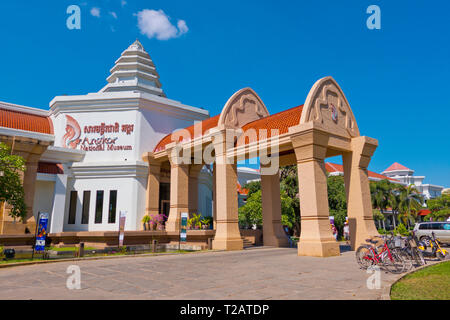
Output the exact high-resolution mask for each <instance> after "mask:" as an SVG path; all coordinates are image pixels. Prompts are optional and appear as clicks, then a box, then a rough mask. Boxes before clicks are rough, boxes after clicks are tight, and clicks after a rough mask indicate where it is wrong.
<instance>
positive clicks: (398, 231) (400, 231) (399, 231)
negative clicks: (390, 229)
mask: <svg viewBox="0 0 450 320" xmlns="http://www.w3.org/2000/svg"><path fill="white" fill-rule="evenodd" d="M394 234H400V235H402V236H409V234H410V232H409V231H408V229H407V228H406V227H405V225H404V224H403V223H400V224H399V225H398V226H397V228H395V229H394Z"/></svg>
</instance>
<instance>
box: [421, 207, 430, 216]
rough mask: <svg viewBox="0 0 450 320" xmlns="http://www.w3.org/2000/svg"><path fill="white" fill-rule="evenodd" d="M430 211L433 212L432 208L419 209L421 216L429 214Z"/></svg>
mask: <svg viewBox="0 0 450 320" xmlns="http://www.w3.org/2000/svg"><path fill="white" fill-rule="evenodd" d="M430 213H431V211H430V210H428V209H422V210H419V213H418V215H419V216H427V215H429V214H430Z"/></svg>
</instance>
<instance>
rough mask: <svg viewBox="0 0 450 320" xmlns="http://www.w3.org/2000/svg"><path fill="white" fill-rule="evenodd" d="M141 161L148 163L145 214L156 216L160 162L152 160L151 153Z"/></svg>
mask: <svg viewBox="0 0 450 320" xmlns="http://www.w3.org/2000/svg"><path fill="white" fill-rule="evenodd" d="M142 160H144V161H145V162H147V163H148V178H147V194H146V204H145V214H146V215H149V216H151V215H157V214H159V185H160V181H161V162H159V161H157V160H156V159H155V158H154V156H153V153H151V152H148V153H145V154H144V155H143V157H142ZM141 225H142V223H141ZM142 228H143V227H142Z"/></svg>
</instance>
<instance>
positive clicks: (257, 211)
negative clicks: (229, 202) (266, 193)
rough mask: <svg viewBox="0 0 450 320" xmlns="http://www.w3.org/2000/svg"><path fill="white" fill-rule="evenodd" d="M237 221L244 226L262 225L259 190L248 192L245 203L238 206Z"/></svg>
mask: <svg viewBox="0 0 450 320" xmlns="http://www.w3.org/2000/svg"><path fill="white" fill-rule="evenodd" d="M239 223H240V224H241V226H246V227H252V226H253V225H257V226H260V225H262V205H261V190H258V191H256V192H254V193H252V194H249V196H248V198H247V202H246V203H245V205H243V206H242V207H240V208H239Z"/></svg>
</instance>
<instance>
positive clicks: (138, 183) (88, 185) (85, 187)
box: [64, 177, 146, 232]
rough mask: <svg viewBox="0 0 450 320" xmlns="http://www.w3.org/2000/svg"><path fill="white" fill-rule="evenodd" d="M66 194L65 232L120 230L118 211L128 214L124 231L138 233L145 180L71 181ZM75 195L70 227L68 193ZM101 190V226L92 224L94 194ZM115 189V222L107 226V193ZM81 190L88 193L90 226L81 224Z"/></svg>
mask: <svg viewBox="0 0 450 320" xmlns="http://www.w3.org/2000/svg"><path fill="white" fill-rule="evenodd" d="M68 188H69V190H68V191H69V192H68V194H67V198H66V209H65V215H64V231H66V232H67V231H116V230H119V212H120V211H127V220H126V224H125V230H139V228H140V225H141V223H140V221H141V219H142V216H143V215H144V213H145V190H146V179H145V178H143V177H136V178H128V177H124V178H103V179H76V180H75V179H70V181H69V183H68ZM72 190H76V191H77V192H78V200H77V209H76V220H75V221H76V222H75V224H69V223H68V221H69V204H70V191H72ZM98 190H103V191H104V196H103V214H102V223H100V224H96V223H95V208H96V197H97V191H98ZM111 190H117V206H116V221H115V223H113V224H110V223H108V216H109V197H110V191H111ZM84 191H91V197H90V207H89V224H81V218H82V208H83V206H82V204H83V194H84Z"/></svg>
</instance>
